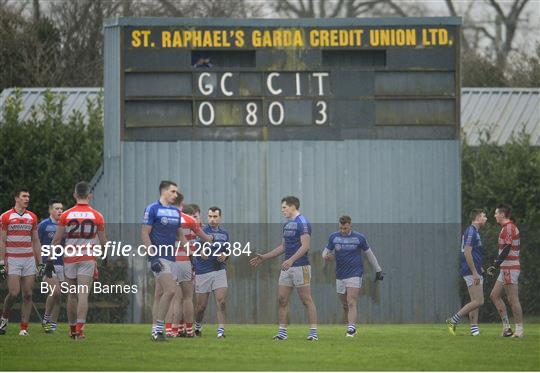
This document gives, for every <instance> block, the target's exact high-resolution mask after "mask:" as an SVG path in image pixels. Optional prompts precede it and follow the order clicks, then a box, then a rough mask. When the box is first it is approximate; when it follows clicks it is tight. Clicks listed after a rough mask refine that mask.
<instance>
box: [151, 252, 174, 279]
mask: <svg viewBox="0 0 540 373" xmlns="http://www.w3.org/2000/svg"><path fill="white" fill-rule="evenodd" d="M159 262H160V263H161V271H159V272H154V271H152V268H151V266H152V264H151V263H150V262H148V268H149V269H150V271H152V273H153V274H154V277H155V278H160V277H161V276H163V275H164V274H166V273H170V274H171V275H172V277H173V279H174V281H176V279H177V278H178V276H177V270H176V262H173V261H172V260H168V259H163V258H159Z"/></svg>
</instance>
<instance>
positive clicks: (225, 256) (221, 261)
mask: <svg viewBox="0 0 540 373" xmlns="http://www.w3.org/2000/svg"><path fill="white" fill-rule="evenodd" d="M226 260H227V255H225V254H221V255H220V256H218V258H217V261H218V262H220V263H223V262H224V261H226Z"/></svg>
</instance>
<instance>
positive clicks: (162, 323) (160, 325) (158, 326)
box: [155, 320, 165, 333]
mask: <svg viewBox="0 0 540 373" xmlns="http://www.w3.org/2000/svg"><path fill="white" fill-rule="evenodd" d="M164 329H165V321H161V320H156V330H155V331H156V333H163V330H164Z"/></svg>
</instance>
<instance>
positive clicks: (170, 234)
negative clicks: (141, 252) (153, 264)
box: [143, 200, 180, 262]
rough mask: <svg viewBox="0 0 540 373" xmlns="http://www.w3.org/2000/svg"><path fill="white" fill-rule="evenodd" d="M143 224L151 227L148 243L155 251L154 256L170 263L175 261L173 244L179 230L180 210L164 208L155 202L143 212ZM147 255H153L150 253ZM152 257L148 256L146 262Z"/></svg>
mask: <svg viewBox="0 0 540 373" xmlns="http://www.w3.org/2000/svg"><path fill="white" fill-rule="evenodd" d="M143 224H145V225H151V226H152V230H151V231H150V242H152V245H155V246H156V249H157V250H156V255H154V256H158V257H159V258H161V259H167V260H170V261H172V262H174V261H176V255H175V254H176V248H175V242H176V233H177V231H178V228H180V210H178V208H176V207H175V206H164V205H162V204H161V202H159V200H157V201H156V202H154V203H151V204H150V205H148V207H146V210H144V218H143ZM160 245H161V250H160V248H159V246H160ZM149 254H153V253H152V252H150V253H149ZM154 256H150V255H148V260H150V259H152V258H153V257H154Z"/></svg>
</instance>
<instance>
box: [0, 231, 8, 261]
mask: <svg viewBox="0 0 540 373" xmlns="http://www.w3.org/2000/svg"><path fill="white" fill-rule="evenodd" d="M6 240H7V230H4V229H0V260H4V259H5V257H6Z"/></svg>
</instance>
